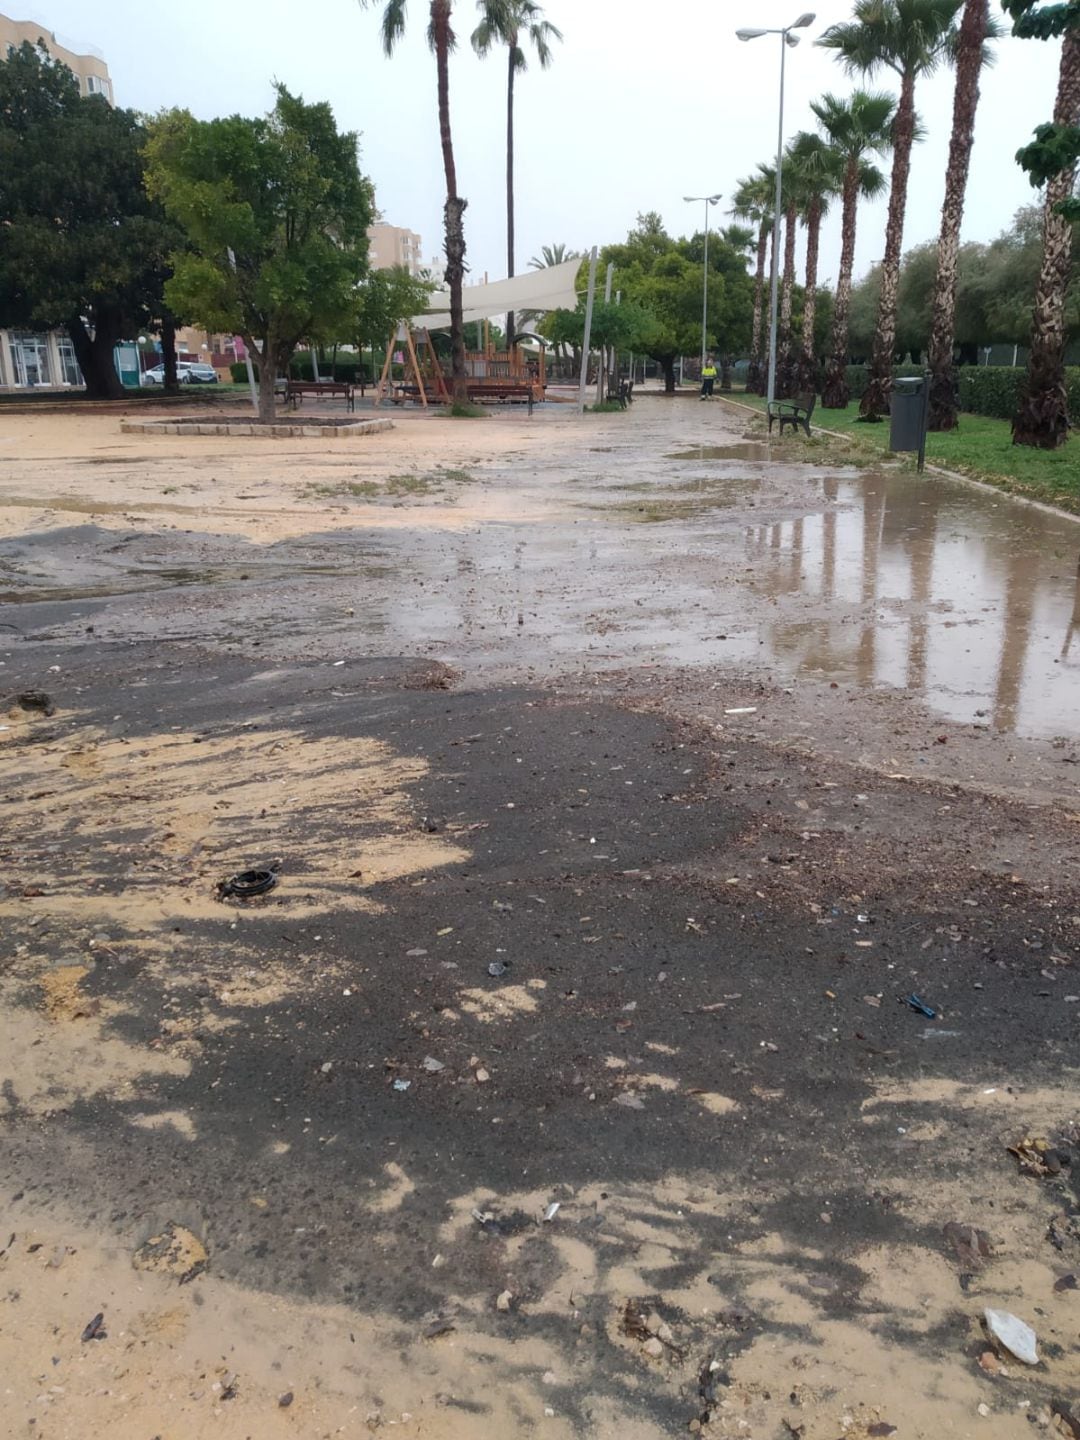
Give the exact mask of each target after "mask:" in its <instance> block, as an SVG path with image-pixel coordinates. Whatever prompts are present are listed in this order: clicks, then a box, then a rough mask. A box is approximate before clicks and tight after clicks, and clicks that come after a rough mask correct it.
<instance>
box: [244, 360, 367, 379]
mask: <svg viewBox="0 0 1080 1440" xmlns="http://www.w3.org/2000/svg"><path fill="white" fill-rule="evenodd" d="M254 368H255V379H256V380H258V378H259V366H258V364H257V363H256V364H255V367H254ZM229 369H230V371H231V372H232V378H233V380H234V381H235V382H236V384H237V385H246V384H247V365H246V363H245V362H244V361H243V360H241V361H239V362H238V363H237V364H235V365H230V366H229ZM333 369H334V379H335V380H341V381H342V382H344V383H345V384H348V385H356V384H357V383H358V382H359V381H360V380H361V379H363V381H364V383H365V384H370V380H369V378H368V371H367V366H366V365H360V364H359V363H358V362H357V361H355V360H352V361H348V362H346V361H339V362H338V364H337V365H335V366H334V367H333ZM289 374H290V375H291V376H292V378H293V379H294V380H311V379H313V378H314V371H313V370H312V368H311V356H310V355H297V356H295V357H294V358H293V359H292V360H290V361H289ZM319 379H320V380H329V379H330V365H329V364H325V365H320V366H319Z"/></svg>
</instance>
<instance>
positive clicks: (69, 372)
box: [56, 335, 83, 385]
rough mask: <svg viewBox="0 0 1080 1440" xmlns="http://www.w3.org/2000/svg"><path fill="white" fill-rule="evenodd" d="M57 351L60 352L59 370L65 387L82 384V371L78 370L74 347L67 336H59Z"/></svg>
mask: <svg viewBox="0 0 1080 1440" xmlns="http://www.w3.org/2000/svg"><path fill="white" fill-rule="evenodd" d="M56 348H57V350H58V351H59V352H60V370H61V373H62V378H63V382H64V384H65V385H81V384H82V383H83V375H82V371H81V370H80V369H79V362H78V361H77V360H76V359H75V346H74V345H73V344H72V343H71V340H70V339H69V337H68V336H67V335H61V336H60V339H59V340H58V341H57V346H56Z"/></svg>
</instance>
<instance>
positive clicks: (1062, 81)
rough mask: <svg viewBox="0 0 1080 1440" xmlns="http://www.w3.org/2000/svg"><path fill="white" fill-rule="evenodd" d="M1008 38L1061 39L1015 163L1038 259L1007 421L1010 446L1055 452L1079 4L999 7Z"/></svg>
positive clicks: (1075, 141) (1061, 422)
mask: <svg viewBox="0 0 1080 1440" xmlns="http://www.w3.org/2000/svg"><path fill="white" fill-rule="evenodd" d="M1003 4H1004V7H1005V9H1006V10H1007V11H1008V13H1009V15H1010V16H1011V17H1012V21H1013V34H1014V35H1019V36H1023V37H1027V38H1031V39H1037V40H1049V39H1053V38H1056V37H1057V36H1061V37H1062V46H1061V66H1060V70H1059V72H1058V90H1057V99H1056V101H1055V104H1054V116H1053V121H1052V123H1051V124H1049V125H1041V126H1040V127H1039V128H1038V130H1036V132H1035V139H1034V140H1033V141H1032V143H1031V144H1030V145H1027V146H1025V147H1024V149H1023V150H1021V151H1020V152H1019V154H1018V155H1017V157H1016V158H1017V159H1018V160H1019V162H1020V164H1021V165H1022V166H1023V168H1024V169H1025V170H1026V171H1027V173H1028V175H1029V176H1030V177H1031V183H1032V184H1033V185H1045V186H1046V195H1045V201H1044V205H1043V255H1042V265H1041V267H1040V270H1039V278H1038V283H1037V285H1036V288H1035V315H1034V320H1033V323H1032V331H1031V359H1030V361H1029V364H1028V373H1027V377H1026V379H1025V382H1024V384H1023V386H1022V387H1021V392H1020V401H1019V404H1018V406H1017V412H1016V416H1015V418H1014V420H1013V443H1014V444H1016V445H1030V446H1034V447H1036V448H1038V449H1042V450H1056V449H1058V448H1059V447H1060V446H1062V445H1064V444H1065V441H1066V440H1067V439H1068V435H1069V423H1070V422H1069V406H1068V395H1067V391H1066V388H1065V305H1066V295H1067V291H1068V286H1069V274H1070V270H1071V265H1072V244H1073V226H1072V222H1073V221H1074V220H1077V219H1080V199H1078V198H1077V196H1076V194H1075V189H1076V176H1077V164H1078V161H1080V4H1078V3H1077V0H1070V3H1054V4H1047V3H1045V0H1003Z"/></svg>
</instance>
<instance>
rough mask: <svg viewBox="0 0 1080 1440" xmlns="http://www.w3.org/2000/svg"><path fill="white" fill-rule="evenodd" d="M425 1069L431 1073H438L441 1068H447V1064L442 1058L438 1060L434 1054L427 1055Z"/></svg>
mask: <svg viewBox="0 0 1080 1440" xmlns="http://www.w3.org/2000/svg"><path fill="white" fill-rule="evenodd" d="M424 1069H425V1070H426V1071H427V1072H428V1074H429V1075H437V1074H438V1073H439V1071H440V1070H445V1069H446V1066H445V1065H444V1064H443V1062H442V1061H441V1060H436V1059H435V1056H434V1055H425V1056H424Z"/></svg>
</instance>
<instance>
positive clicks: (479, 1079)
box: [473, 1065, 491, 1085]
mask: <svg viewBox="0 0 1080 1440" xmlns="http://www.w3.org/2000/svg"><path fill="white" fill-rule="evenodd" d="M473 1079H474V1080H475V1081H476V1083H477V1084H478V1085H486V1084H487V1083H488V1081H489V1080H490V1079H491V1076H490V1075H489V1074H488V1072H487V1071H486V1070H485V1069H484V1067H483V1066H482V1065H481V1066H480V1068H479V1069H478V1070H476V1071H475V1072H474V1075H473Z"/></svg>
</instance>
